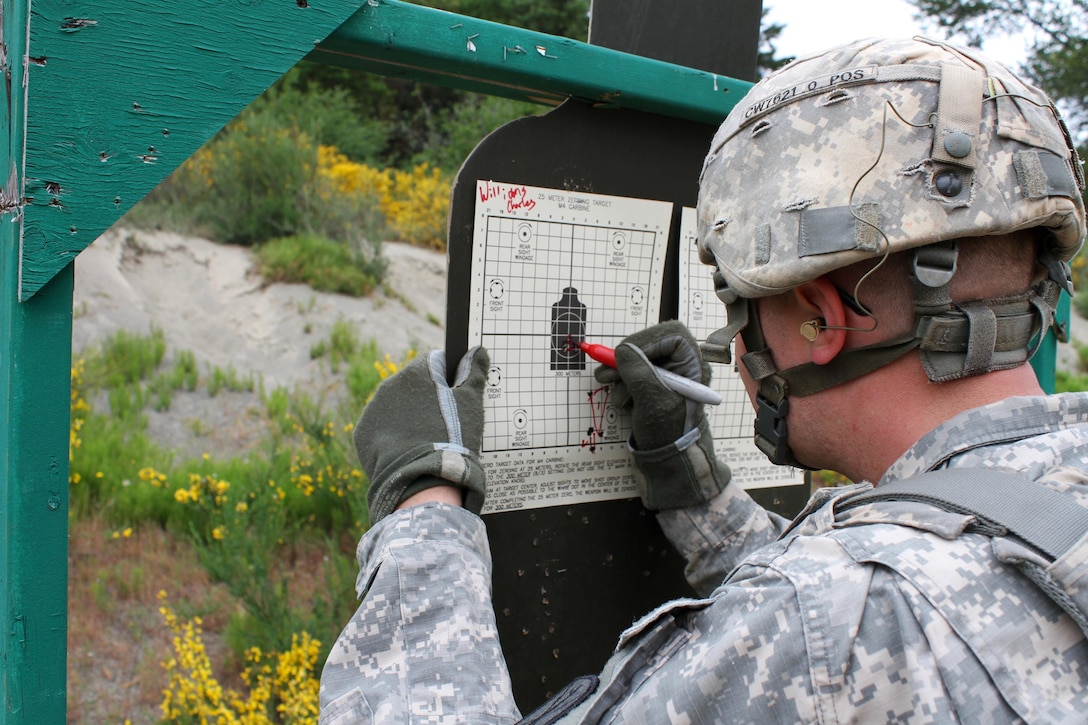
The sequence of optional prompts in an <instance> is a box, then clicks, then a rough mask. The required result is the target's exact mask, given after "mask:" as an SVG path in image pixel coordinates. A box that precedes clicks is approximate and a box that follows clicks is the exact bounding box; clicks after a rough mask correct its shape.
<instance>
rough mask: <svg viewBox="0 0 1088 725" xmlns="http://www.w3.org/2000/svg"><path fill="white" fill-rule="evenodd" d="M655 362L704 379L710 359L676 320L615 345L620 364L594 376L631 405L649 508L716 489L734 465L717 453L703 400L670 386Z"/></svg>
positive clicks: (634, 445) (688, 501) (699, 499)
mask: <svg viewBox="0 0 1088 725" xmlns="http://www.w3.org/2000/svg"><path fill="white" fill-rule="evenodd" d="M655 366H657V367H663V368H665V369H666V370H669V371H671V372H674V373H676V374H678V375H683V376H684V377H687V378H690V379H692V380H695V381H696V382H699V383H702V384H704V385H705V384H707V383H709V382H710V366H709V365H708V364H707V363H706V362H704V361H703V359H702V356H701V355H700V354H699V346H698V343H696V341H695V338H694V337H693V336H692V334H691V332H689V331H688V329H687V328H686V327H685V326H684V325H683V324H682V323H680V322H678V321H676V320H671V321H669V322H662V323H660V324H657V325H654V326H653V327H650V328H647V329H645V330H642V331H641V332H637V333H635V334H633V335H631V336H629V337H627V338H625V339H624V340H623V342H621V343H620V344H619V346H617V347H616V369H615V370H613V369H611V368H608V367H605V366H601V367H600V368H598V369H597V370H596V371H595V376H596V378H597V380H598V381H599V382H601V383H611V384H612V385H613V400H615V401H616V402H617V404H619V405H621V406H622V405H628V404H629V405H630V406H631V431H632V432H631V440H630V441H628V446H629V447H630V448H631V450H632V452H633V454H634V457H635V464H636V467H637V469H638V471H639V474H640V475H638V476H636V480H637V482H638V486H639V495H640V496H641V498H642V502H643V504H644V505H645V506H646V508H648V509H652V510H658V509H673V508H683V507H686V506H692V505H696V504H700V503H703V502H705V501H707V500H709V499H710V498H713V497H714V496H716V495H717V494H718V493H719V492H720V491H721V490H722V489H723V488H724V487H725V485H726V484H727V483H728V482H729V468H728V467H727V466H725V465H724V464H722V463H721V462H719V461H718V459H717V458H716V457H715V455H714V437H713V435H712V434H711V432H710V427H709V425H708V424H707V422H706V416H705V414H704V410H703V408H704V406H703V404H702V403H697V402H695V401H693V400H690V399H689V398H686V397H684V396H682V395H680V394H679V393H677V392H675V391H673V390H671V389H669V388H668V387H666V386H665V385H664V384H663V383H662V382H661V380H660V379H659V378H658V376H657V373H656V372H655V371H654V368H655Z"/></svg>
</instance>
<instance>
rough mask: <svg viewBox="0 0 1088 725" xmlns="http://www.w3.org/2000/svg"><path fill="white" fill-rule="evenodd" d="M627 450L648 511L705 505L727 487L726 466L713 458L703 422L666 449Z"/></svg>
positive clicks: (707, 431)
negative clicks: (631, 457) (632, 461)
mask: <svg viewBox="0 0 1088 725" xmlns="http://www.w3.org/2000/svg"><path fill="white" fill-rule="evenodd" d="M628 447H630V448H631V449H632V450H631V452H632V454H633V455H634V459H635V484H636V486H637V487H638V494H639V497H640V498H642V505H643V506H645V507H646V508H647V509H650V510H651V511H661V510H665V509H678V508H687V507H689V506H696V505H698V504H702V503H706V502H707V501H709V500H710V499H712V498H714V497H715V496H717V495H718V494H719V493H721V491H722V489H724V488H725V486H726V484H728V483H729V478H730V472H729V466H727V465H725V464H724V463H722V462H721V461H719V460H718V457H717V456H716V455H715V454H714V436H713V434H712V433H711V432H710V425H709V423H707V421H706V418H703V419H702V420H700V421H699V426H698V427H697V428H692V429H691V430H690V431H688V432H687V433H685V434H684V435H683V436H682V437H681V438H680V439H679V440H677V441H676V442H674V443H670V444H669V445H667V446H662V447H661V448H657V449H654V450H652V451H640V450H637V449H635V448H633V447H632V446H630V444H629V445H628Z"/></svg>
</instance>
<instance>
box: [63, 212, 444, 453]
mask: <svg viewBox="0 0 1088 725" xmlns="http://www.w3.org/2000/svg"><path fill="white" fill-rule="evenodd" d="M383 254H384V255H385V256H386V258H387V259H388V260H389V271H388V276H387V280H386V282H387V284H386V285H385V289H384V290H383V291H381V292H377V293H375V294H374V295H372V296H370V297H367V298H362V299H360V298H354V297H347V296H345V295H338V294H327V293H323V292H314V291H313V290H311V289H310V288H309V287H307V286H305V285H299V284H266V283H265V282H264V280H262V279H261V278H260V276H259V275H257V274H256V273H255V272H254V271H253V270H254V261H253V257H252V254H251V253H250V251H249V250H248V249H247V248H244V247H235V246H226V245H221V244H216V243H214V242H211V241H209V240H207V239H201V238H198V237H183V236H180V235H177V234H173V233H171V232H145V231H136V230H130V229H111V230H110V231H108V232H106V233H105V234H104V235H103V236H102V237H101V238H99V239H98V240H97V241H96V242H95V243H94V244H92V245H91V246H90V247H89V248H87V249H86V250H85V251H84V252H83V253H81V254H80V255H79V257H78V258H77V259H76V278H75V297H74V311H75V313H74V314H75V319H74V321H73V330H72V346H73V350H74V351H75V354H76V355H78V354H79V352H80V351H82V350H83V349H85V348H86V347H87V346H88V345H92V344H94V343H96V342H98V341H101V340H102V339H103V338H104V337H105V336H107V335H109V334H111V333H113V332H115V331H117V330H120V329H124V330H127V331H129V332H134V333H140V334H147V333H148V332H149V331H150V330H151V329H152V326H153V325H154V326H155V327H157V328H159V329H161V330H162V331H163V334H164V336H165V339H166V344H167V353H166V354H167V363H169V362H170V361H171V360H172V359H173V358H174V357H175V356H176V355H177V354H178V353H179V352H180V351H183V350H188V351H191V352H192V353H193V354H194V356H195V357H196V360H197V363H198V365H199V367H200V371H201V375H206V374H207V373H208V371H210V370H211V369H213V368H215V367H219V368H221V369H223V370H228V369H231V368H232V369H233V370H234V371H236V373H237V374H238V375H239V376H248V375H254V376H256V377H257V378H258V380H259V381H260V382H262V383H263V385H264V388H265V390H268V391H270V390H272V389H274V388H275V387H277V386H283V387H286V388H288V389H292V390H293V389H296V388H301V389H305V390H308V391H309V392H311V393H313V394H314V396H315V397H317V396H321V395H323V394H324V395H327V394H328V390H329V386H330V381H331V379H332V378H331V375H330V373H329V370H328V362H327V360H324V359H320V358H319V359H316V360H313V359H311V358H310V349H311V347H312V346H314V345H315V344H317V343H320V342H322V341H325V340H328V338H329V333H330V330H331V329H332V325H333V323H334V322H336V321H337V320H339V319H342V320H346V321H348V322H350V323H351V324H353V325H354V327H355V329H356V331H357V333H358V337H359V339H360V341H363V342H366V341H369V340H372V339H373V340H376V341H377V343H378V349H379V350H380V351H381V352H383V353H387V354H389V355H391V356H393V357H394V358H398V357H400V356H401V355H403V354H404V352H406V351H407V350H408V349H409V348H415V349H417V350H427V349H432V348H436V347H442V346H443V345H444V343H445V328H444V322H445V302H446V279H445V277H446V259H445V255H444V254H443V253H439V252H434V251H431V250H425V249H420V248H418V247H412V246H409V245H405V244H399V243H387V244H385V245H383ZM259 402H260V400H259V396H258V395H256V394H247V393H229V392H221V393H220V394H219V395H217V396H215V397H209V396H208V395H207V393H206V392H199V391H198V392H197V393H193V394H186V393H184V392H177V393H175V395H174V396H173V399H172V402H171V408H170V411H169V412H168V413H165V414H162V413H155V412H154V411H149V412H148V419H149V420H148V428H149V433H150V434H151V436H152V437H153V438H154V439H155V440H157V441H159V442H160V443H162V444H164V445H167V446H170V447H174V448H178V449H180V450H181V451H182V452H183V453H185V454H189V455H200V454H201V453H212V454H228V455H229V454H230V453H236V452H238V450H239V449H242V448H245V447H246V446H247V445H249V444H251V443H254V442H256V440H257V438H258V437H259V434H260V431H259V430H258V429H257V428H256V427H255V426H254V425H253V420H254V415H253V411H254V410H255V409H257V406H258V405H259Z"/></svg>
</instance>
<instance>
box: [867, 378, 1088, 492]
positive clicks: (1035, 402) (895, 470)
mask: <svg viewBox="0 0 1088 725" xmlns="http://www.w3.org/2000/svg"><path fill="white" fill-rule="evenodd" d="M1086 422H1088V393H1064V394H1061V395H1037V396H1023V397H1012V398H1006V399H1004V400H1001V401H998V402H996V403H990V404H989V405H984V406H981V407H979V408H972V409H971V410H967V411H964V412H963V413H960V414H959V415H956V416H955V417H953V418H950V419H949V420H947V421H945V422H944V423H941V424H940V425H938V426H937V427H936V428H934V429H933V430H931V431H930V432H929V433H926V434H925V435H924V436H922V437H921V438H919V439H918V441H917V442H916V443H915V444H914V445H912V446H911V447H910V448H908V449H907V451H906V452H905V453H904V454H903V455H902V456H900V457H899V458H898V459H897V460H896V461H895V463H893V464H892V465H891V467H889V468H888V470H887V471H886V472H885V473H884V476H883V477H882V478H881V479H880V482H881V483H884V482H886V481H896V480H899V479H903V478H908V477H910V476H914V475H917V474H919V473H924V472H925V471H932V470H934V469H937V468H941V467H943V466H944V465H945V464H946V463H948V461H949V460H950V459H952V458H954V457H956V456H958V455H960V454H962V453H965V452H967V451H969V450H972V449H974V448H981V447H986V446H992V445H999V444H1001V443H1010V442H1013V441H1018V440H1022V439H1024V438H1030V437H1032V436H1037V435H1042V434H1045V433H1051V432H1054V431H1058V430H1062V429H1063V428H1067V427H1069V426H1070V425H1075V424H1079V423H1086Z"/></svg>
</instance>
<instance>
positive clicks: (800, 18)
mask: <svg viewBox="0 0 1088 725" xmlns="http://www.w3.org/2000/svg"><path fill="white" fill-rule="evenodd" d="M763 7H764V8H765V9H769V10H770V12H769V13H767V18H766V22H774V23H781V24H783V25H785V26H786V27H785V30H783V31H782V34H781V35H780V36H779V40H778V42H777V43H776V47H777V49H778V55H779V56H790V55H807V54H809V53H814V52H819V51H822V50H826V49H827V48H830V47H832V46H835V45H839V44H841V43H846V42H849V41H851V40H857V39H858V38H866V37H872V36H895V37H910V36H912V35H927V34H928V35H931V36H935V33H934V31H933V30H929V31H928V32H927V29H926V26H925V25H924V24H923V23H922V21H919V20H915V19H914V14H915V12H916V11H915V9H914V6H913V5H911V4H910V3H909V2H907V0H763ZM983 50H984V51H985V52H986V54H987V55H989V56H991V57H993V58H994V59H995V60H999V61H1002V62H1003V63H1005V64H1006V65H1009V66H1016V65H1017V64H1018V63H1019V62H1020V61H1021V60H1023V58H1024V55H1025V53H1024V41H1023V40H1022V39H1021V38H1019V37H1009V36H1001V37H995V38H990V39H988V40H987V41H986V42H985V44H984V45H983Z"/></svg>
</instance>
